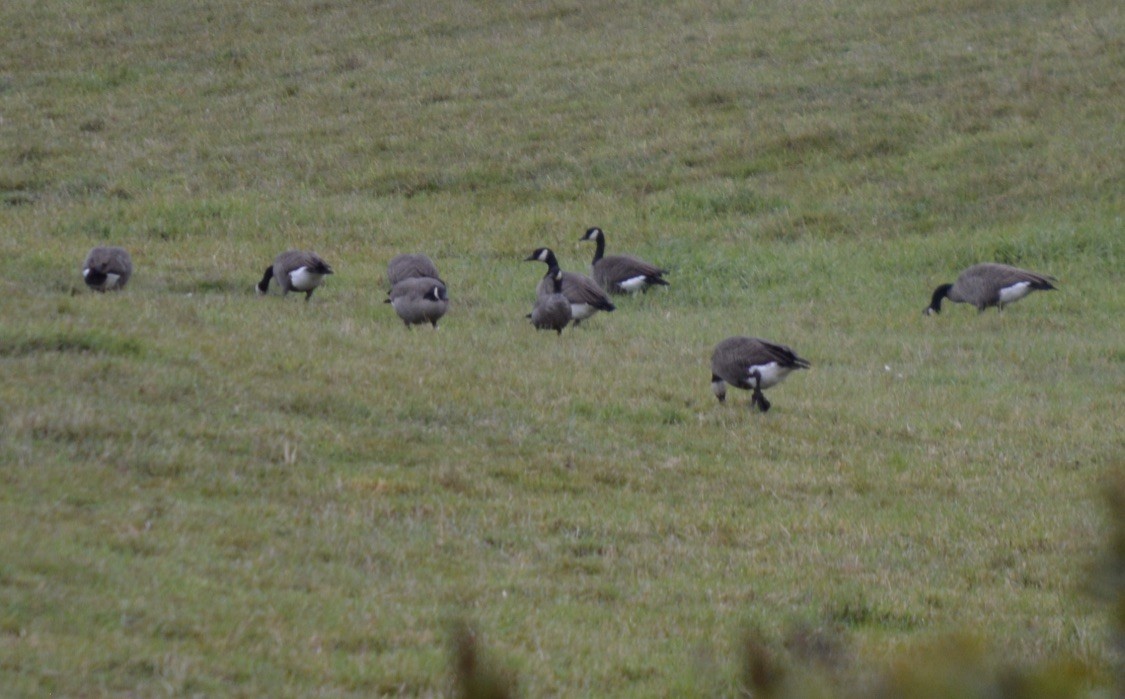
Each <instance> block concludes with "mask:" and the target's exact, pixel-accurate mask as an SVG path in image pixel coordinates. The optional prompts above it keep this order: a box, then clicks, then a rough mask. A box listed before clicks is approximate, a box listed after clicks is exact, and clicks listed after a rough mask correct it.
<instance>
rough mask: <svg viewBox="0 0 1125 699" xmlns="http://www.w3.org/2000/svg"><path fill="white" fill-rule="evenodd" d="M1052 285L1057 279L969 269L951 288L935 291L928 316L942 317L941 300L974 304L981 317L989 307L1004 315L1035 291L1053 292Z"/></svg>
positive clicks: (991, 267) (1007, 269)
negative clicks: (1007, 307)
mask: <svg viewBox="0 0 1125 699" xmlns="http://www.w3.org/2000/svg"><path fill="white" fill-rule="evenodd" d="M1053 281H1056V280H1055V278H1054V277H1048V276H1044V275H1042V274H1036V273H1035V272H1029V271H1027V270H1026V269H1020V268H1019V267H1011V266H1009V265H1001V264H997V263H995V262H985V263H982V264H979V265H973V266H972V267H969V268H968V269H966V270H965V271H964V272H962V273H961V276H959V277H957V281H955V282H953V283H952V284H942V285H941V286H939V287H938V288H936V289H934V295H933V298H932V299H931V300H930V305H929V307H928V308H926V311H925V313H926V315H932V314H934V313H941V300H942V299H944V298H948V299H949V300H950V301H953V302H954V303H971V304H973V305H974V306H976V307H977V311H979V312H981V313H983V312H984V309H986V308H988V307H989V306H996V309H997V310H998V311H1002V310H1004V304H1007V303H1015V302H1016V301H1019V300H1020V299H1022V298H1023V297H1024V296H1027V295H1028V294H1030V293H1031V292H1032V291H1049V290H1051V289H1054V288H1055V287H1054V285H1053V284H1051V282H1053Z"/></svg>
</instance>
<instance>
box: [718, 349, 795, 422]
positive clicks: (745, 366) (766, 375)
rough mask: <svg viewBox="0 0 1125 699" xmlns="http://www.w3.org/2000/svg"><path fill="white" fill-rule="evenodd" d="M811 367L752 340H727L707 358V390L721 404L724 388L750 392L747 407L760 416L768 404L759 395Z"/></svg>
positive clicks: (788, 353) (786, 352)
mask: <svg viewBox="0 0 1125 699" xmlns="http://www.w3.org/2000/svg"><path fill="white" fill-rule="evenodd" d="M810 366H811V365H810V364H809V363H808V362H807V361H806V360H804V359H801V358H800V357H798V356H797V354H796V353H795V352H794V351H793V350H791V349H789V348H788V347H786V346H785V345H777V344H774V343H772V342H766V341H765V340H759V339H757V338H754V337H728V338H727V339H725V340H723V341H722V342H720V343H719V344H717V345H715V351H714V352H713V353H712V354H711V390H712V391H714V393H715V397H716V398H718V399H719V402H720V403H722V402H723V401H725V400H726V398H727V384H728V383H729V384H730V385H731V386H734V387H735V388H741V389H745V390H748V391H753V392H754V394H753V396H752V397H751V399H750V405H757V406H758V408H760V409H761V411H762V412H763V413H764V412H766V411H767V410H769V409H770V402H769V401H768V400H766V397H765V396H764V395H762V391H763V390H765V389H767V388H770V387H771V386H776V385H777V384H779V383H781V382H782V380H784V379H785V377H786V376H788V375H789V372H791V371H793V370H794V369H808V368H809V367H810Z"/></svg>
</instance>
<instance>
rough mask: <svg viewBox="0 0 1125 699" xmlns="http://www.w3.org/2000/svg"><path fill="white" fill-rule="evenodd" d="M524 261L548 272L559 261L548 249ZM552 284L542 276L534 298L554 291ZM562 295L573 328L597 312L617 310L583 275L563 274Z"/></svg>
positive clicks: (536, 252) (533, 253)
mask: <svg viewBox="0 0 1125 699" xmlns="http://www.w3.org/2000/svg"><path fill="white" fill-rule="evenodd" d="M524 261H525V262H544V263H546V265H547V268H548V270H549V269H550V268H551V267H558V266H559V261H558V259H557V258H556V257H555V253H553V252H552V251H551V249H550V248H536V249H535V251H534V252H532V253H531V255H529V256H528V257H527V259H526V260H524ZM553 284H554V282H552V281H551V280H550V279H548V278H547V277H546V276H544V277H543V279H542V280H541V281H540V282H539V286H538V287H536V290H535V295H536V297H542V296H546V295H547V294H550V293H551V292H552V291H553V290H554V286H553ZM562 294H563V296H565V297H566V300H567V301H569V302H570V314H571V316H572V317H573V318H574V325H575V326H577V325H578V324H579V323H580V322H582V321H583V320H586V319H587V318H589V317H590V316H592V315H594V314H595V313H597V312H598V311H605V312H607V313H609V312H610V311H614V310H616V309H617V307H616V306H614V305H613V303H612V302H610V300H609V297H608V296H606V294H605V292H604V291H602V288H601V287H600V286H598V283H597V282H595V281H594V280H593V279H591V278H589V277H587V276H586V275H585V274H578V273H576V272H563V273H562Z"/></svg>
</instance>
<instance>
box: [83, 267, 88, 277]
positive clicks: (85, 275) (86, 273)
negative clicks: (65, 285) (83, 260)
mask: <svg viewBox="0 0 1125 699" xmlns="http://www.w3.org/2000/svg"><path fill="white" fill-rule="evenodd" d="M89 276H90V268H89V267H87V268H86V269H84V270H82V278H83V279H85V278H87V277H89Z"/></svg>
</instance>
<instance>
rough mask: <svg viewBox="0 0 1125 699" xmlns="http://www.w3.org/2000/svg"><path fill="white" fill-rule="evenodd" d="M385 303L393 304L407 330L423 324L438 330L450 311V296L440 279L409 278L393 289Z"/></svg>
mask: <svg viewBox="0 0 1125 699" xmlns="http://www.w3.org/2000/svg"><path fill="white" fill-rule="evenodd" d="M384 303H389V304H391V307H392V308H394V309H395V313H397V314H398V317H399V318H401V319H402V322H403V323H405V324H406V327H407V329H410V326H412V325H422V324H423V323H429V324H430V325H432V326H433V327H434V328H437V324H438V321H439V320H441V317H442V316H444V315H445V312H446V311H447V310H449V295H448V294H447V292H446V290H445V284H444V283H443V282H442V281H441V280H440V279H435V278H433V277H407V278H406V279H403V280H402V281H400V282H398V283H397V284H395V285H394V286H393V287H392V288H391V293H390V294H388V295H387V300H386V301H384Z"/></svg>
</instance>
